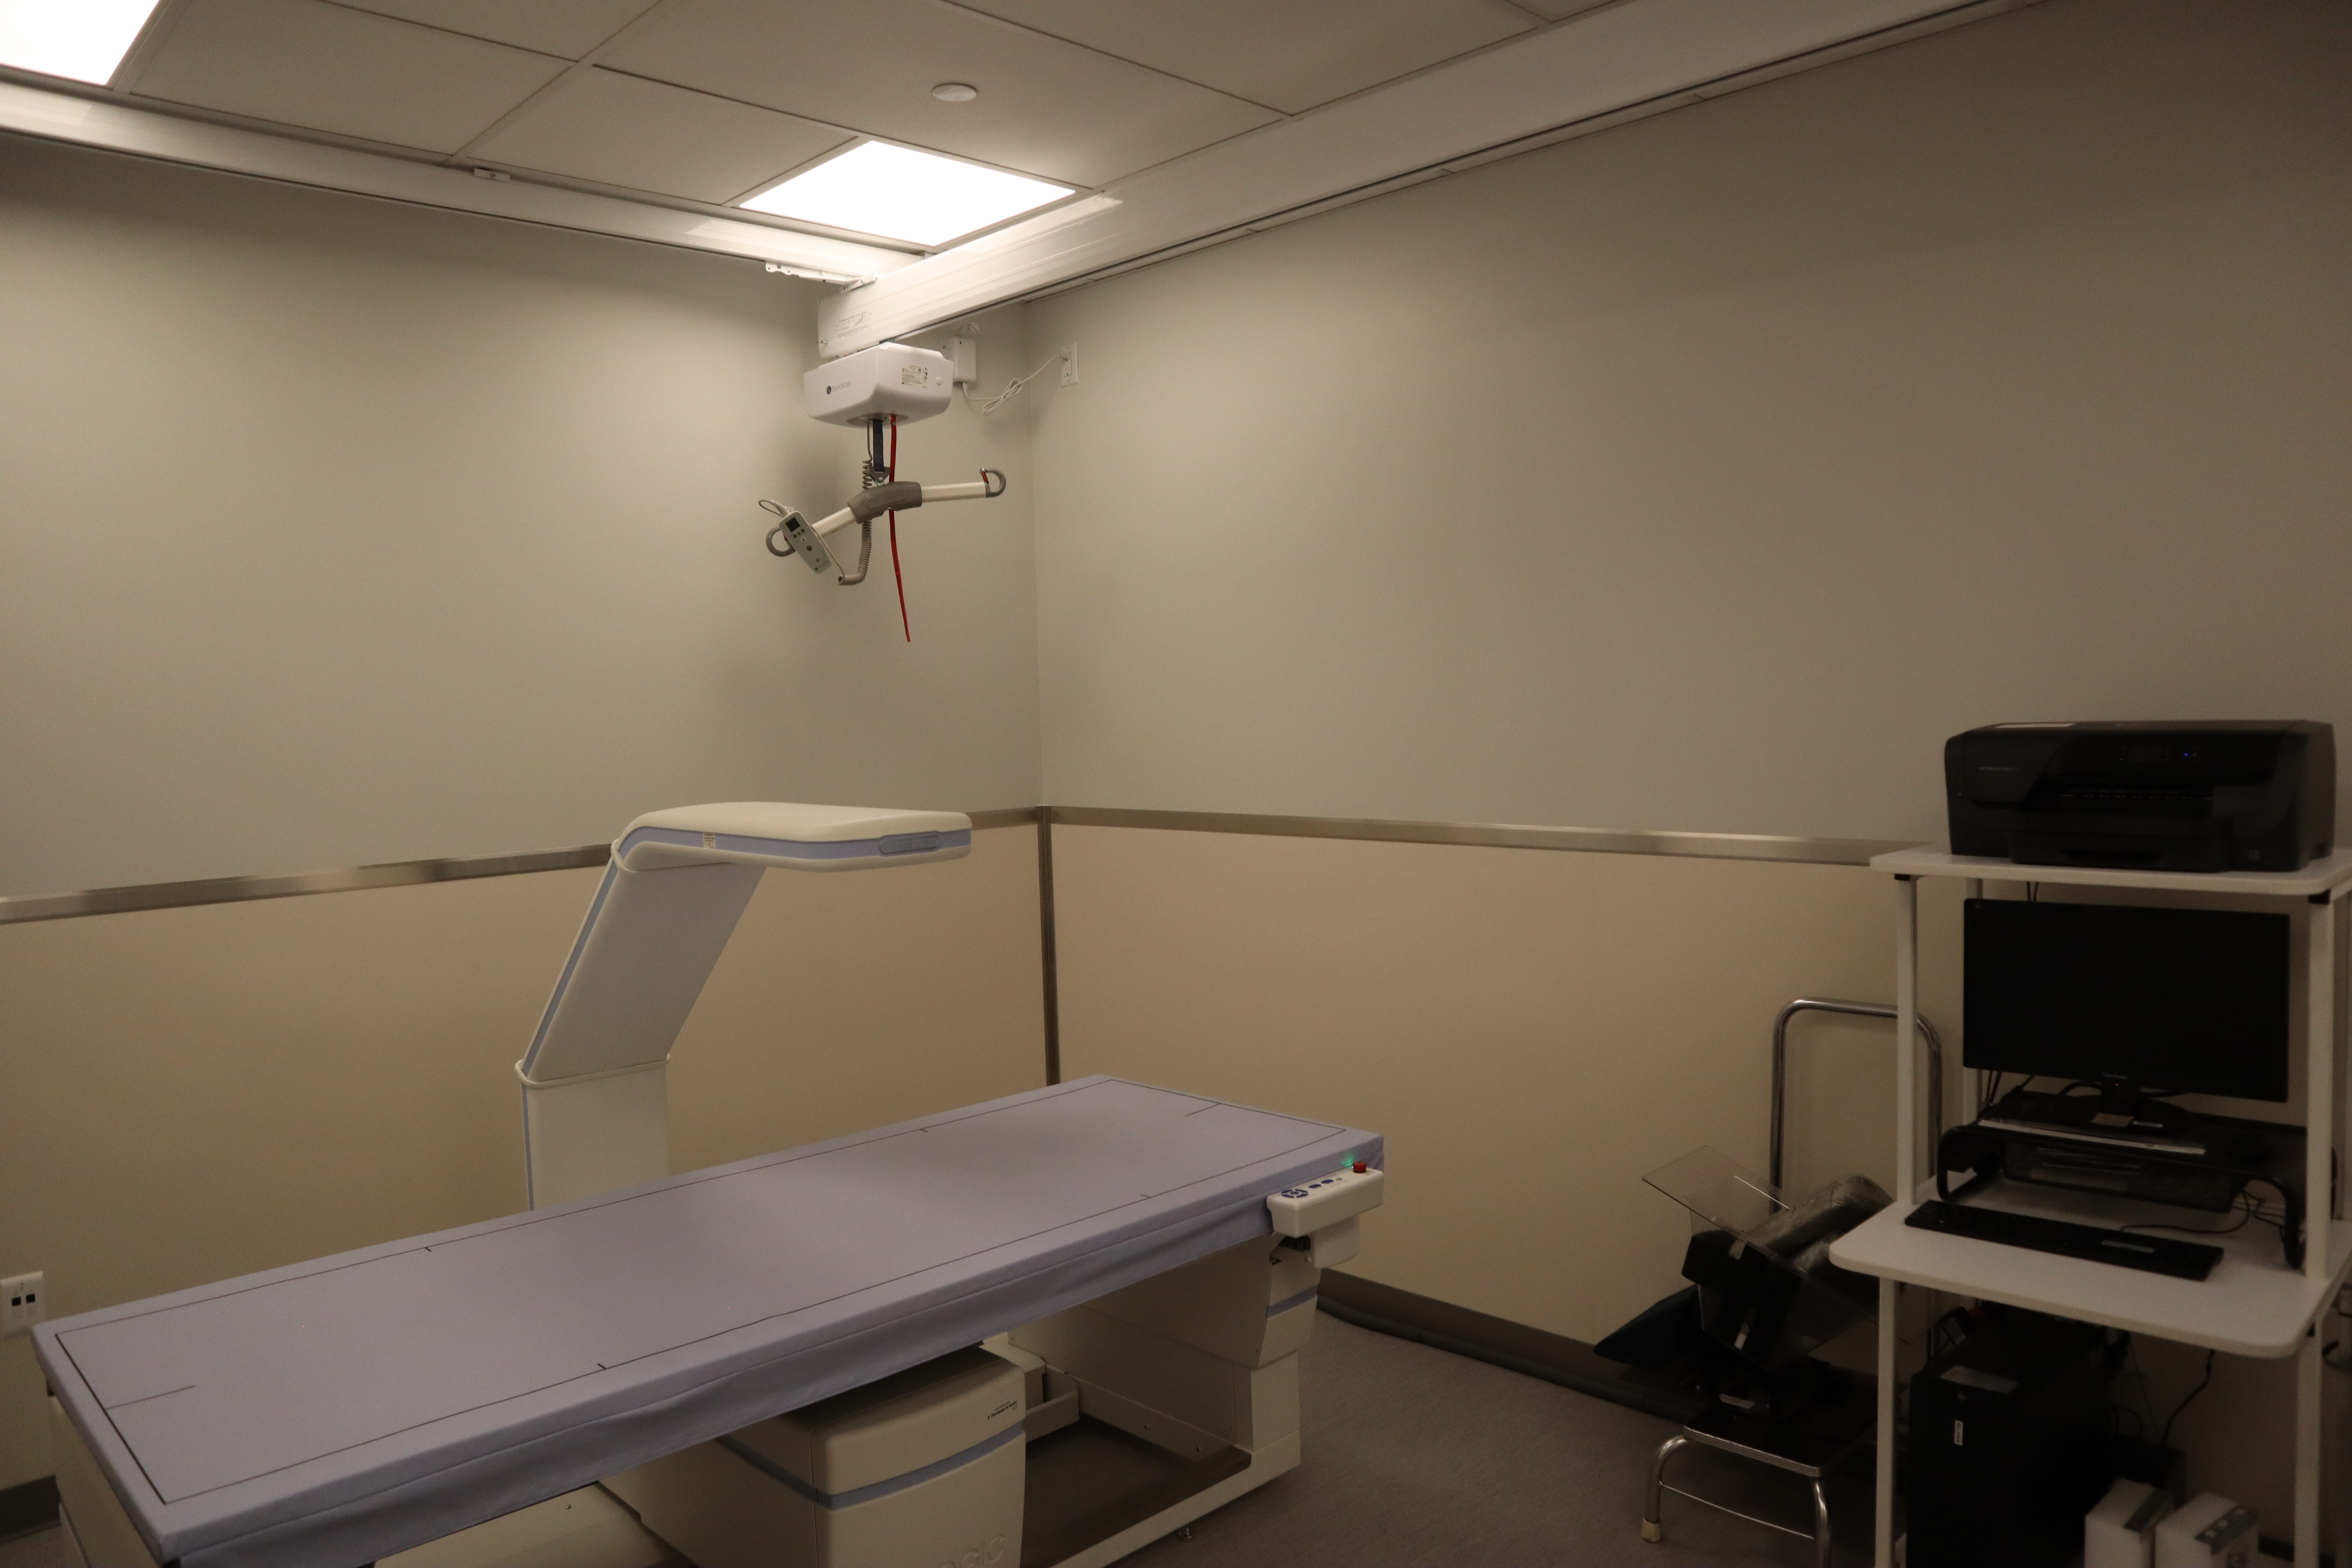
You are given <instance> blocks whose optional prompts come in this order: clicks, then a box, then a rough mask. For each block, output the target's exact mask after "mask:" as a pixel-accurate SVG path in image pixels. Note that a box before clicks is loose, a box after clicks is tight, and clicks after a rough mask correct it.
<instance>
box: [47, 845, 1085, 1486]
mask: <svg viewBox="0 0 2352 1568" xmlns="http://www.w3.org/2000/svg"><path fill="white" fill-rule="evenodd" d="M973 837H974V847H973V853H972V855H971V858H969V859H966V860H961V861H957V862H952V863H950V864H946V865H939V866H926V867H910V868H905V869H903V870H894V871H892V872H891V873H889V874H888V875H884V876H871V877H866V876H837V877H788V876H782V875H778V876H772V877H770V878H768V879H766V880H765V881H764V882H763V883H762V885H761V889H760V891H759V893H758V895H757V896H756V897H755V898H754V899H753V900H752V903H751V908H750V910H747V911H746V913H745V915H744V918H743V922H742V924H741V925H740V927H739V928H738V931H737V935H736V938H735V941H734V942H733V944H732V945H731V946H730V948H729V950H728V952H727V955H726V957H725V958H724V959H723V960H722V961H721V962H720V963H719V969H718V971H717V972H716V973H714V974H713V975H712V977H711V980H710V984H709V988H708V989H707V990H706V991H705V993H704V996H703V1000H702V1003H701V1004H700V1005H698V1007H697V1008H696V1010H695V1013H694V1016H693V1017H692V1019H691V1020H690V1021H689V1023H688V1026H687V1029H686V1031H685V1033H684V1035H683V1036H682V1037H680V1039H679V1042H678V1045H677V1055H676V1061H675V1063H674V1065H673V1067H672V1068H671V1146H672V1152H673V1158H674V1162H675V1163H676V1164H677V1167H678V1168H679V1169H694V1168H696V1167H698V1166H701V1165H707V1164H713V1163H719V1162H722V1161H726V1160H732V1159H737V1158H740V1157H743V1156H746V1155H750V1154H755V1153H760V1152H765V1151H767V1150H771V1149H778V1148H785V1147H789V1146H791V1145H792V1144H794V1143H798V1142H807V1141H810V1140H812V1139H816V1138H823V1137H828V1136H832V1135H834V1134H837V1133H842V1132H849V1131H856V1130H858V1129H860V1128H863V1127H870V1126H874V1125H876V1124H877V1123H882V1122H887V1121H898V1120H900V1119H902V1118H906V1117H909V1116H916V1115H920V1114H922V1113H924V1112H927V1111H931V1110H944V1109H948V1108H950V1107H952V1106H956V1105H960V1104H964V1103H968V1102H970V1101H971V1100H983V1099H988V1098H991V1097H992V1096H995V1095H1001V1094H1010V1093H1014V1092H1017V1091H1019V1090H1021V1089H1033V1088H1035V1087H1037V1086H1038V1085H1039V1084H1041V1083H1043V1082H1044V1081H1045V1055H1044V1046H1043V1024H1042V1001H1041V989H1040V983H1039V976H1038V960H1037V951H1038V950H1037V890H1036V858H1035V847H1034V845H1035V839H1034V830H1033V829H1030V828H1026V827H1021V828H1004V829H997V830H992V831H987V832H982V833H979V834H975V835H974V836H973ZM598 875H599V873H597V872H595V871H593V870H583V871H559V872H548V873H542V874H539V875H533V876H520V877H503V878H495V879H483V880H479V881H467V882H449V883H440V884H436V885H429V886H424V887H413V888H398V889H382V890H377V891H372V892H363V893H338V894H332V895H328V896H321V897H314V898H298V899H286V900H274V901H269V902H261V903H247V904H227V905H215V906H212V907H209V908H198V909H182V910H155V911H151V912H146V913H141V914H129V915H110V916H102V917H97V918H92V919H86V920H75V921H57V922H53V923H47V924H37V925H20V926H9V927H0V1274H14V1273H16V1272H18V1271H20V1270H25V1269H32V1268H39V1269H42V1270H44V1271H45V1272H46V1273H47V1280H48V1287H49V1291H50V1297H49V1300H50V1313H51V1315H52V1316H61V1315H63V1314H66V1313H69V1312H78V1311H83V1310H89V1309H91V1308H95V1307H100V1306H105V1305H108V1304H110V1303H113V1302H117V1301H123V1300H136V1299H138V1298H140V1297H143V1296H150V1295H154V1294H157V1293H159V1292H162V1291H166V1290H173V1289H182V1288H184V1287H186V1286H191V1285H197V1284H202V1283H205V1282H206V1281H208V1280H214V1279H223V1278H226V1277H228V1276H231V1275H236V1274H241V1273H246V1272H249V1271H251V1270H254V1269H259V1268H273V1267H276V1266H278V1265H280V1264H286V1263H292V1262H298V1261H299V1260H301V1259H303V1258H312V1257H317V1256H319V1255H320V1254H322V1253H329V1252H335V1251H340V1250H342V1249H345V1248H348V1247H362V1246H366V1245H369V1244H371V1243H374V1242H379V1241H385V1240H390V1239H394V1238H396V1237H403V1236H410V1235H415V1234H417V1233H419V1232H423V1231H428V1230H434V1229H437V1228H440V1227H442V1226H454V1225H463V1224H467V1223H468V1222H471V1221H474V1220H480V1219H488V1218H491V1217H493V1216H495V1215H501V1214H508V1213H512V1212H514V1211H515V1210H518V1209H520V1208H521V1207H522V1206H523V1202H524V1199H523V1179H522V1143H521V1112H520V1100H519V1092H520V1091H519V1090H518V1089H517V1088H516V1085H515V1078H514V1071H513V1066H512V1064H513V1062H514V1060H515V1058H517V1057H518V1056H520V1054H521V1050H522V1047H523V1045H524V1044H525V1043H526V1042H527V1041H528V1040H529V1038H530V1030H531V1027H532V1026H533V1025H534V1024H535V1023H536V1022H537V1020H538V1016H539V1012H540V1009H541V1006H542V1005H544V1004H545V1002H546V999H547V992H548V987H549V985H550V984H551V983H552V981H553V979H554V976H555V973H556V969H557V966H558V965H559V964H560V963H561V962H562V956H563V953H564V952H565V949H566V947H567V945H568V944H569V943H570V942H571V940H572V933H573V932H574V931H576V930H577V929H578V927H579V923H580V917H581V914H582V912H583V910H585V909H586V907H587V903H588V898H589V894H590V892H591V890H592V889H593V888H594V886H595V882H596V878H597V876H598ZM40 1393H41V1380H40V1374H39V1372H38V1370H37V1366H36V1363H35V1362H34V1359H33V1355H32V1347H31V1343H30V1342H29V1341H28V1340H26V1339H23V1338H16V1339H11V1340H7V1341H5V1342H0V1487H5V1486H9V1485H13V1484H15V1483H17V1482H21V1481H25V1480H27V1479H34V1478H36V1477H39V1476H43V1475H47V1474H48V1473H49V1471H50V1463H49V1457H48V1448H47V1435H46V1431H45V1424H44V1422H43V1421H42V1419H41V1407H40V1404H39V1395H40Z"/></svg>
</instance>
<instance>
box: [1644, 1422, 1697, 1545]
mask: <svg viewBox="0 0 2352 1568" xmlns="http://www.w3.org/2000/svg"><path fill="white" fill-rule="evenodd" d="M1689 1443H1690V1439H1689V1438H1688V1437H1685V1436H1683V1435H1682V1434H1680V1433H1676V1434H1675V1436H1671V1437H1669V1438H1667V1439H1666V1440H1665V1441H1664V1442H1663V1443H1661V1444H1659V1445H1658V1456H1657V1458H1654V1459H1652V1460H1651V1461H1650V1490H1649V1498H1648V1500H1647V1501H1646V1502H1645V1503H1644V1504H1643V1509H1642V1539H1643V1540H1644V1541H1664V1539H1665V1538H1666V1531H1665V1526H1664V1524H1662V1523H1660V1522H1659V1520H1660V1516H1661V1515H1662V1514H1663V1513H1664V1508H1663V1507H1662V1506H1661V1505H1662V1504H1663V1503H1664V1486H1665V1480H1666V1461H1667V1460H1668V1459H1671V1458H1674V1457H1675V1451H1676V1450H1677V1449H1680V1448H1683V1447H1687V1446H1688V1445H1689Z"/></svg>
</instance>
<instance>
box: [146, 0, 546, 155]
mask: <svg viewBox="0 0 2352 1568" xmlns="http://www.w3.org/2000/svg"><path fill="white" fill-rule="evenodd" d="M562 69H563V62H562V60H558V59H551V58H548V57H547V56H545V55H538V54H530V53H527V52H526V51H524V50H521V49H514V48H509V47H506V46H505V45H503V44H492V43H485V42H483V41H482V40H481V39H479V38H461V37H457V35H456V34H455V33H444V32H441V31H438V30H437V29H435V28H432V27H420V26H415V25H414V24H413V23H408V22H395V21H394V20H392V19H391V18H389V17H385V16H370V15H369V14H368V13H366V12H364V11H353V10H350V9H347V8H345V7H343V6H341V5H321V4H320V3H319V0H191V3H190V4H189V5H187V7H186V8H185V9H184V10H183V11H182V12H181V13H180V16H179V18H178V21H177V24H176V25H175V26H173V29H172V36H171V37H170V38H169V39H168V40H166V41H165V43H164V45H163V47H162V48H161V49H159V50H157V51H156V54H155V58H154V59H153V60H152V62H151V63H150V64H149V65H148V67H147V68H145V69H144V70H142V71H141V72H140V73H139V79H138V80H137V81H135V82H132V83H131V90H132V91H133V92H135V93H138V94H140V95H141V96H142V97H147V98H161V99H168V100H171V101H173V102H174V103H192V104H195V105H197V106H198V107H200V108H204V109H218V110H225V111H226V112H227V113H230V114H243V115H248V116H250V117H252V118H253V119H256V120H269V121H277V122H278V123H279V124H283V125H296V126H300V127H302V128H304V129H306V130H311V131H331V132H337V133H338V134H341V135H344V136H359V137H364V138H366V139H367V140H369V141H372V142H391V143H393V144H394V145H395V146H402V147H417V148H423V149H425V150H427V151H430V152H435V153H454V152H456V151H457V149H458V148H460V147H462V146H464V145H465V144H466V143H467V142H469V141H471V140H472V139H473V138H474V137H476V136H478V135H479V134H481V132H484V131H485V130H488V128H489V126H490V124H491V123H492V122H493V121H496V120H497V119H498V118H499V116H500V115H502V114H504V113H506V112H507V111H508V110H510V109H513V108H514V107H515V106H516V105H517V104H519V103H520V102H522V100H524V99H526V98H529V97H530V95H531V94H532V93H534V92H536V91H538V90H539V89H541V88H542V87H544V86H546V85H547V83H548V82H550V81H551V80H552V79H554V77H555V75H556V73H557V72H558V71H561V70H562Z"/></svg>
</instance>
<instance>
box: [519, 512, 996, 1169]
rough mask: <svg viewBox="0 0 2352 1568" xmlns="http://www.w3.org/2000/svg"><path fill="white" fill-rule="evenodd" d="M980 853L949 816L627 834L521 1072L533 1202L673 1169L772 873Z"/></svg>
mask: <svg viewBox="0 0 2352 1568" xmlns="http://www.w3.org/2000/svg"><path fill="white" fill-rule="evenodd" d="M957 488H962V487H957ZM828 521H830V520H828ZM969 854H971V818H970V817H968V816H963V815H962V814H961V813H959V812H951V811H892V810H882V809H869V808H859V807H850V806H831V805H783V804H777V803H771V802H764V801H737V802H732V803H728V804H723V805H686V806H678V807H676V808H674V809H672V810H668V811H656V812H650V813H648V814H647V815H646V816H640V817H638V818H637V819H636V820H635V822H633V823H631V824H629V827H628V831H626V832H625V833H624V834H622V835H621V837H620V838H619V839H618V840H617V841H616V842H615V843H614V846H613V858H612V860H611V861H610V862H609V863H608V864H607V865H606V866H605V868H604V881H603V883H602V884H601V885H600V886H599V887H598V888H597V889H596V896H595V898H594V899H593V900H592V901H591V902H590V904H589V906H588V914H587V918H586V919H585V920H583V921H582V922H581V925H580V934H579V935H578V936H577V937H576V938H574V939H573V941H572V952H571V955H570V957H569V958H567V959H566V960H565V962H564V965H563V970H562V973H561V974H560V975H559V976H558V977H557V979H556V982H555V991H554V994H552V995H551V996H550V997H549V998H548V1001H547V1011H546V1012H545V1014H543V1015H542V1016H541V1019H540V1023H539V1028H538V1030H537V1032H536V1033H534V1034H533V1035H532V1036H531V1041H530V1049H529V1050H527V1051H525V1052H524V1053H523V1058H522V1059H521V1060H520V1061H519V1062H517V1063H516V1064H515V1074H516V1076H517V1077H519V1078H520V1079H522V1100H523V1145H524V1151H525V1158H526V1162H527V1164H528V1168H529V1173H530V1206H531V1207H533V1208H548V1207H551V1206H552V1205H557V1204H562V1203H569V1202H571V1201H572V1199H574V1198H584V1197H590V1196H593V1195H594V1194H598V1193H604V1192H611V1191H613V1190H614V1189H615V1188H619V1187H629V1186H635V1185H636V1184H638V1183H640V1182H651V1181H657V1180H659V1179H660V1178H662V1177H664V1176H667V1175H668V1174H669V1173H670V1171H669V1098H668V1083H667V1070H666V1069H667V1066H668V1063H669V1051H670V1047H671V1045H672V1044H673V1043H675V1042H676V1040H677V1035H678V1031H679V1030H680V1029H681V1028H683V1027H684V1026H685V1025H686V1018H687V1015H688V1013H690V1012H692V1011H693V1009H694V1003H695V999H696V998H697V997H698V996H699V995H701V994H702V987H703V984H704V982H706V981H708V980H709V978H710V972H711V970H712V969H713V968H714V967H715V966H716V965H717V964H718V963H719V953H720V952H723V951H725V949H726V946H727V940H728V938H729V937H730V936H731V935H733V934H734V931H735V924H736V921H739V920H740V919H741V917H742V914H743V910H744V908H745V906H747V905H748V904H749V903H750V902H751V893H752V889H755V888H757V887H758V886H759V884H760V874H761V872H762V871H764V870H766V869H767V868H770V867H782V868H785V869H787V870H793V871H857V870H866V869H872V868H882V867H889V866H912V865H918V864H920V863H923V862H926V861H931V860H956V859H961V858H963V857H964V856H966V855H969Z"/></svg>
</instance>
